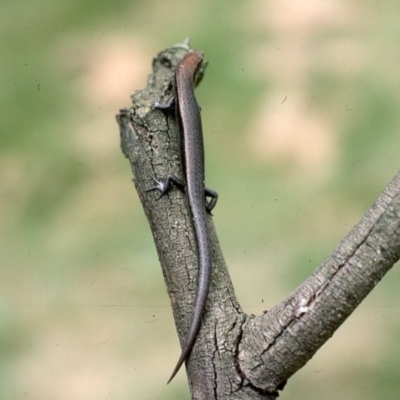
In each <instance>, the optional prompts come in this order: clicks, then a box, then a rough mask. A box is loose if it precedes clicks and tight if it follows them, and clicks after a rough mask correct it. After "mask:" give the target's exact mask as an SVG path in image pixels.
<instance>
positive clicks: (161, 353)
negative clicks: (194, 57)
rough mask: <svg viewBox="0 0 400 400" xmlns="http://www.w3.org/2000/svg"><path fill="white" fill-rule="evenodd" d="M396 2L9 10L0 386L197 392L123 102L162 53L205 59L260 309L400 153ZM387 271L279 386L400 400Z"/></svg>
mask: <svg viewBox="0 0 400 400" xmlns="http://www.w3.org/2000/svg"><path fill="white" fill-rule="evenodd" d="M399 12H400V3H398V2H395V1H387V2H377V1H364V0H357V1H356V0H354V1H353V0H351V1H343V0H342V1H334V0H329V1H322V2H321V1H317V0H313V1H312V0H305V1H302V2H298V1H294V0H290V1H285V2H278V1H255V0H252V1H236V2H233V1H228V0H219V1H211V0H205V1H202V2H195V1H181V0H178V1H171V2H162V1H149V0H143V1H139V0H131V1H123V0H117V1H113V2H111V1H93V0H86V1H84V2H82V1H74V0H69V1H65V0H64V1H62V0H60V1H57V2H54V1H50V0H43V1H33V0H32V1H22V0H17V1H11V0H3V1H2V2H1V3H0V19H1V24H0V35H1V47H0V52H1V55H0V57H1V58H0V60H1V61H0V82H1V91H0V104H1V120H0V143H1V144H0V182H1V183H0V218H1V225H0V226H1V227H0V235H1V240H0V263H1V268H0V277H1V279H0V285H1V292H0V354H1V357H0V398H1V399H5V400H7V399H12V400H15V399H17V400H19V399H26V400H28V399H29V400H50V399H57V400H62V399H65V400H71V399H79V400H80V399H82V400H84V399H119V400H127V399H155V400H157V399H188V398H189V392H188V388H187V384H186V380H185V374H184V372H180V374H179V375H178V377H177V378H175V380H174V381H173V382H172V384H170V385H169V386H168V387H167V386H166V381H167V379H168V377H169V376H170V373H171V371H172V369H173V367H174V365H175V363H176V361H177V358H178V356H179V353H180V349H179V346H178V339H177V336H176V333H175V327H174V323H173V319H172V313H171V309H170V305H169V299H168V297H167V295H166V290H165V288H164V283H163V278H162V275H161V269H160V267H159V264H158V260H157V255H156V251H155V248H154V245H153V242H152V237H151V234H150V230H149V227H148V224H147V221H146V220H145V217H144V213H143V211H142V209H141V205H140V203H139V201H138V198H137V195H136V193H135V191H134V187H133V184H132V183H131V171H130V166H129V163H128V162H127V161H126V160H125V159H124V157H123V155H122V153H121V151H120V148H119V132H118V127H117V124H116V122H115V118H114V116H115V114H117V112H118V110H119V108H122V107H125V106H129V105H130V98H129V96H130V94H131V93H132V92H133V91H134V90H136V89H140V88H142V87H144V86H145V84H146V79H147V75H148V74H149V73H150V70H151V69H150V68H151V60H152V57H153V56H154V55H156V53H158V52H159V51H160V50H162V49H164V48H167V47H170V46H171V45H173V44H175V43H177V42H181V41H182V40H183V39H184V38H186V37H188V36H189V37H191V39H192V42H191V44H192V46H193V47H194V48H196V49H200V50H202V51H204V52H205V58H206V59H207V60H208V61H209V67H208V69H207V74H206V77H205V79H204V80H203V82H202V84H201V85H200V87H199V88H198V90H197V95H198V98H199V102H200V103H201V105H202V110H203V112H202V115H203V119H204V121H203V124H204V132H205V141H206V157H207V185H208V186H209V187H211V188H213V189H215V190H217V191H218V192H219V195H220V200H219V203H218V206H217V208H216V210H215V212H214V215H215V216H214V220H215V224H216V227H217V230H218V232H219V235H220V242H221V245H222V248H223V250H224V252H225V256H226V260H227V263H228V266H229V270H230V272H231V275H232V279H233V282H234V285H235V290H236V293H237V295H238V298H239V301H240V302H241V304H242V306H243V308H244V310H245V311H246V312H248V313H254V314H258V313H261V312H262V311H263V310H264V309H268V308H271V307H272V306H273V305H275V304H276V303H277V302H279V301H281V300H282V299H283V298H284V297H285V296H287V295H288V294H289V293H290V292H291V291H292V290H293V289H294V288H295V287H296V286H297V285H298V284H299V283H300V282H302V281H303V280H304V279H305V278H306V277H307V276H308V275H309V274H310V273H311V272H312V271H313V270H314V269H315V268H316V267H317V266H318V265H319V264H320V263H321V262H322V261H323V260H324V259H325V257H327V256H328V255H329V254H330V252H331V251H332V250H333V249H334V248H335V247H336V245H337V244H338V242H339V241H340V240H341V239H342V238H343V236H344V235H346V234H347V233H348V231H349V230H350V228H351V227H352V226H353V225H354V224H355V223H356V222H357V221H358V220H359V219H360V218H361V216H362V215H363V214H364V212H365V211H366V210H367V209H368V207H369V206H370V205H371V204H372V202H373V201H374V200H375V199H376V197H377V196H378V195H379V193H380V192H381V191H382V190H383V189H384V187H385V186H386V184H387V183H388V182H389V180H390V179H391V178H392V177H393V176H394V175H395V173H396V172H397V170H398V169H399V166H400V161H399V160H400V158H399V157H398V151H399V148H400V139H399V131H400V112H399V109H400V68H399V65H400V24H399V19H398V15H399ZM399 280H400V276H399V271H398V269H397V268H394V269H393V270H392V271H391V272H389V276H387V277H386V278H385V279H384V280H383V281H382V283H381V284H379V285H378V286H377V288H376V289H375V290H374V291H373V293H371V295H370V296H369V297H368V298H367V299H366V300H365V302H364V303H363V304H362V305H361V306H360V307H359V308H358V309H357V310H356V312H355V313H354V314H353V315H352V316H351V317H350V319H349V320H348V321H347V322H346V323H345V324H344V325H343V326H342V327H341V328H340V329H339V331H338V332H337V333H336V334H335V335H334V337H333V339H331V340H330V341H329V342H328V343H327V344H326V345H325V346H324V347H323V349H321V350H320V352H319V353H318V354H317V355H316V356H315V357H314V358H313V360H311V361H310V362H309V363H308V364H307V365H306V367H305V368H303V369H302V370H301V371H300V372H299V373H297V374H296V375H295V377H293V378H292V379H291V380H290V381H289V383H288V385H287V386H286V388H285V391H284V392H283V393H282V395H281V398H282V399H294V398H296V399H310V398H312V399H320V400H325V399H326V400H328V399H329V400H331V399H338V398H340V399H342V400H346V399H355V398H363V399H364V400H369V399H371V400H372V399H374V400H375V399H377V398H379V399H397V398H398V393H399V391H400V380H399V379H398V371H399V367H400V358H399V355H400V344H399V340H398V338H399V333H400V318H399V311H400V292H399V290H398V284H399Z"/></svg>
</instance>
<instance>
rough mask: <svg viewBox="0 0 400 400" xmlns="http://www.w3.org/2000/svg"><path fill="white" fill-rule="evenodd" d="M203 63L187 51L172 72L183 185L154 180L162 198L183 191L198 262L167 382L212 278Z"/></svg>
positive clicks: (192, 333) (186, 349)
mask: <svg viewBox="0 0 400 400" xmlns="http://www.w3.org/2000/svg"><path fill="white" fill-rule="evenodd" d="M202 60H203V54H202V53H201V52H189V53H187V54H186V55H185V56H184V57H183V58H182V60H181V61H180V62H179V64H178V65H177V67H176V71H175V107H176V116H177V119H178V121H179V126H180V130H181V134H182V142H183V143H182V144H183V145H182V161H183V164H184V165H183V166H184V174H185V181H186V182H182V181H181V180H179V179H178V178H176V177H174V176H168V177H167V178H165V180H164V181H162V182H160V181H156V183H157V187H156V189H158V190H160V191H161V194H162V195H163V194H165V193H166V192H168V191H169V189H170V187H171V182H174V183H175V184H176V185H177V186H179V187H181V188H184V190H185V191H186V194H187V197H188V200H189V206H190V211H191V214H192V215H191V216H192V220H193V226H194V231H195V235H196V242H197V253H198V259H199V273H198V280H197V291H196V298H195V302H194V309H193V315H192V320H191V323H190V327H189V332H188V335H187V338H186V342H185V344H184V346H183V347H182V353H181V356H180V357H179V360H178V362H177V364H176V367H175V369H174V370H173V372H172V375H171V377H170V379H169V380H168V383H169V382H171V380H172V379H173V378H174V376H175V375H176V374H177V372H178V371H179V369H180V367H181V366H182V364H183V363H184V362H185V361H186V359H187V358H188V356H189V355H190V352H191V350H192V348H193V345H194V342H195V340H196V338H197V334H198V332H199V329H200V325H201V321H202V316H203V314H204V309H205V305H206V301H207V296H208V290H209V287H210V278H211V245H210V235H209V231H208V226H207V211H208V212H210V211H211V210H212V209H213V208H214V206H215V204H216V202H217V199H218V195H217V193H216V192H214V191H212V190H210V189H206V187H205V184H204V180H205V174H204V145H203V131H202V126H201V117H200V108H199V106H198V104H197V101H196V97H195V95H194V87H195V83H196V82H195V79H196V73H197V71H198V69H199V68H200V66H201V63H202ZM206 196H207V197H210V198H211V200H210V201H209V202H207V201H206Z"/></svg>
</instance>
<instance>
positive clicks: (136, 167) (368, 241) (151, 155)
mask: <svg viewBox="0 0 400 400" xmlns="http://www.w3.org/2000/svg"><path fill="white" fill-rule="evenodd" d="M188 50H189V47H188V45H187V43H183V44H179V45H176V46H174V47H172V48H170V49H167V50H165V51H163V52H161V53H160V54H158V56H157V57H156V58H155V59H154V60H153V73H152V74H151V75H150V76H149V79H148V84H147V87H146V88H145V89H143V90H141V91H137V92H135V93H134V94H133V95H132V96H131V98H132V106H131V107H130V108H129V109H122V110H120V113H119V115H118V116H117V121H118V124H119V127H120V133H121V148H122V151H123V153H124V155H125V156H126V157H127V158H128V159H129V161H130V164H131V167H132V172H133V174H134V183H135V186H136V190H137V192H138V194H139V197H140V200H141V202H142V205H143V208H144V211H145V213H146V215H147V218H148V220H149V223H150V227H151V230H152V233H153V237H154V241H155V245H156V248H157V251H158V255H159V259H160V263H161V266H162V271H163V275H164V278H165V283H166V286H167V290H168V293H169V296H170V298H171V303H172V307H173V311H174V317H175V323H176V326H177V330H178V334H179V338H180V340H181V344H183V342H184V340H185V338H186V333H187V330H188V327H189V324H190V320H191V315H192V308H193V301H194V296H195V291H196V280H197V265H198V261H197V251H196V243H195V236H194V232H193V227H192V223H191V219H190V213H189V208H188V207H189V206H188V203H187V201H186V199H185V195H184V193H182V192H181V191H179V190H173V191H171V192H170V193H169V194H168V195H166V196H163V197H162V198H161V199H158V198H159V194H158V193H157V192H155V191H149V192H146V189H148V188H150V187H153V186H154V182H153V180H152V177H164V176H166V175H168V174H171V173H172V174H175V175H177V176H180V177H182V176H183V173H182V164H181V158H180V134H179V129H178V126H177V122H176V120H175V116H174V115H173V113H171V112H168V111H160V110H158V109H155V108H154V106H153V105H154V103H155V101H160V102H166V101H167V100H168V99H170V98H171V96H172V95H173V94H172V81H173V76H174V68H175V66H176V65H177V63H178V62H179V60H180V59H181V58H182V57H183V56H184V54H185V53H186V52H187V51H188ZM399 217H400V174H398V175H397V176H396V177H395V178H394V179H393V181H392V182H391V183H390V184H389V185H388V187H387V188H386V189H385V191H384V192H383V193H382V195H381V196H380V197H379V198H378V199H377V201H376V202H375V204H374V205H373V206H372V207H371V209H370V210H369V211H368V212H367V214H366V215H365V216H364V217H363V218H362V220H361V221H360V222H359V223H358V224H357V225H356V226H355V227H354V228H353V229H352V231H351V232H350V233H349V235H348V236H347V237H346V238H345V239H344V240H343V241H342V243H340V245H339V246H338V248H337V249H336V250H335V251H334V252H333V254H332V255H331V256H330V257H329V258H328V259H327V260H326V261H325V262H324V263H323V264H322V265H321V266H320V267H319V268H318V269H317V270H316V271H315V272H314V273H313V274H312V275H311V276H310V277H309V278H308V279H307V280H306V281H305V282H304V283H303V284H302V285H301V286H300V287H299V288H297V289H296V290H295V291H294V292H293V293H292V294H291V295H290V296H289V297H288V298H287V299H285V300H284V301H283V302H282V303H280V304H278V305H277V306H275V307H274V308H273V309H271V310H270V311H268V312H267V313H265V314H263V315H261V316H248V315H246V314H244V313H243V311H242V310H241V308H240V306H239V304H238V302H237V300H236V297H235V294H234V290H233V287H232V283H231V280H230V277H229V274H228V271H227V268H226V265H225V262H224V259H223V256H222V253H221V250H220V247H219V244H218V240H217V235H216V232H215V229H214V225H213V222H212V217H211V216H210V217H209V220H208V224H209V228H210V231H211V236H212V243H213V250H212V251H213V271H212V282H211V288H210V293H209V299H208V302H207V310H206V313H205V315H204V321H203V324H202V327H201V330H200V333H199V336H198V339H197V341H196V345H195V347H194V349H193V351H192V353H191V356H190V359H189V361H188V363H187V371H188V379H189V384H190V389H191V393H192V398H193V399H207V400H210V399H275V398H276V397H277V396H278V392H277V391H278V390H280V389H282V388H283V387H284V384H285V382H286V381H287V379H289V378H290V377H291V376H292V375H293V374H294V373H295V372H296V371H297V370H299V369H300V368H301V367H302V366H303V365H304V364H306V363H307V361H308V360H309V359H310V358H311V357H312V356H313V355H314V354H315V352H316V351H317V350H318V349H319V348H320V347H321V346H322V345H323V344H324V343H325V342H326V341H327V340H328V339H329V338H330V337H331V336H332V335H333V333H334V332H335V330H336V329H337V328H338V327H339V326H340V325H341V324H342V323H343V321H344V320H345V319H346V318H347V317H348V316H349V315H350V314H351V312H352V311H353V310H354V309H355V308H356V307H357V306H358V304H360V302H361V301H362V300H363V299H364V298H365V297H366V295H367V294H368V293H369V292H370V291H371V290H372V289H373V287H374V286H375V285H376V284H377V283H378V282H379V280H380V279H381V278H382V277H383V275H384V274H385V273H386V272H387V271H388V270H389V269H390V267H391V266H393V264H394V263H395V262H396V261H397V260H398V259H399V257H400V218H399ZM177 357H178V354H177ZM172 368H173V366H172V365H171V370H172Z"/></svg>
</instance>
